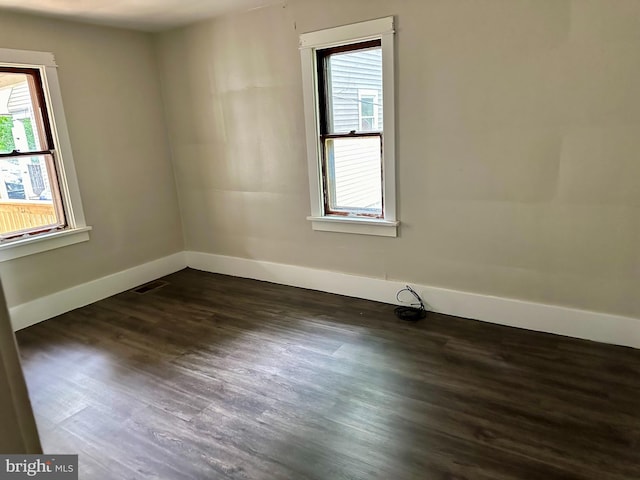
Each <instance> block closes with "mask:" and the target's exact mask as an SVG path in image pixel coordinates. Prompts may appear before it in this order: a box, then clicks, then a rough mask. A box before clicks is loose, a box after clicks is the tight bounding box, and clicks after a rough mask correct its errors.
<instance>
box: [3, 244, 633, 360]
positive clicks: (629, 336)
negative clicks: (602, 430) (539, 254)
mask: <svg viewBox="0 0 640 480" xmlns="http://www.w3.org/2000/svg"><path fill="white" fill-rule="evenodd" d="M186 266H188V267H191V268H195V269H197V270H204V271H207V272H213V273H222V274H225V275H232V276H236V277H244V278H253V279H256V280H265V281H268V282H273V283H279V284H282V285H291V286H294V287H302V288H309V289H311V290H320V291H323V292H330V293H337V294H340V295H346V296H350V297H357V298H365V299H368V300H375V301H379V302H384V303H391V304H395V303H397V301H396V292H397V291H398V290H400V289H402V288H404V286H405V285H406V283H405V282H399V281H392V280H384V279H380V278H372V277H363V276H358V275H348V274H345V273H338V272H332V271H328V270H319V269H313V268H307V267H299V266H295V265H286V264H282V263H272V262H264V261H259V260H250V259H246V258H238V257H227V256H222V255H214V254H209V253H199V252H180V253H176V254H174V255H170V256H168V257H164V258H161V259H158V260H154V261H152V262H149V263H145V264H143V265H139V266H137V267H133V268H130V269H128V270H124V271H122V272H118V273H114V274H112V275H108V276H106V277H103V278H99V279H97V280H93V281H91V282H88V283H85V284H82V285H78V286H76V287H72V288H69V289H67V290H63V291H60V292H56V293H54V294H52V295H48V296H46V297H42V298H38V299H36V300H33V301H31V302H27V303H23V304H21V305H16V306H14V307H11V308H10V309H9V312H10V315H11V323H12V325H13V328H14V330H20V329H22V328H26V327H28V326H30V325H33V324H35V323H38V322H41V321H43V320H46V319H48V318H51V317H55V316H56V315H60V314H62V313H65V312H68V311H70V310H73V309H76V308H80V307H82V306H84V305H88V304H90V303H93V302H97V301H98V300H102V299H103V298H107V297H109V296H111V295H115V294H118V293H121V292H124V291H125V290H129V289H131V288H134V287H136V286H138V285H141V284H143V283H147V282H150V281H152V280H155V279H157V278H159V277H163V276H165V275H169V274H171V273H174V272H177V271H178V270H181V269H183V268H185V267H186ZM412 287H413V288H414V289H415V290H416V291H417V292H418V293H419V294H420V296H421V297H422V298H423V299H424V300H425V301H426V302H427V303H428V304H429V306H430V307H431V308H432V309H433V310H434V311H436V312H440V313H445V314H448V315H455V316H458V317H463V318H471V319H474V320H481V321H484V322H489V323H496V324H499V325H508V326H511V327H518V328H524V329H527V330H535V331H539V332H548V333H555V334H558V335H566V336H569V337H575V338H584V339H587V340H594V341H596V342H603V343H611V344H614V345H625V346H629V347H634V348H640V319H636V318H630V317H622V316H619V315H611V314H607V313H598V312H591V311H587V310H579V309H575V308H567V307H560V306H555V305H546V304H542V303H535V302H526V301H521V300H514V299H509V298H501V297H492V296H489V295H480V294H476V293H469V292H462V291H458V290H448V289H444V288H437V287H430V286H426V285H412Z"/></svg>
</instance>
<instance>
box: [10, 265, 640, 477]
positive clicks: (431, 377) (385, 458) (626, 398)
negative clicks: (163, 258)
mask: <svg viewBox="0 0 640 480" xmlns="http://www.w3.org/2000/svg"><path fill="white" fill-rule="evenodd" d="M163 280H165V281H166V282H167V284H166V285H165V286H163V287H161V288H159V289H157V290H152V291H150V292H148V293H145V294H143V295H141V294H138V293H134V292H124V293H122V294H120V295H116V296H114V297H111V298H108V299H105V300H103V301H100V302H97V303H95V304H92V305H88V306H86V307H83V308H80V309H77V310H74V311H73V312H69V313H67V314H64V315H61V316H59V317H57V318H54V319H51V320H48V321H46V322H43V323H41V324H38V325H35V326H32V327H30V328H27V329H25V330H22V331H20V332H18V334H17V338H18V341H19V346H20V352H21V356H22V359H23V368H24V370H25V376H26V380H27V384H28V387H29V391H30V395H31V399H32V402H33V406H34V411H35V414H36V419H37V422H38V425H39V429H40V434H41V437H42V442H43V445H44V448H45V451H47V452H51V453H74V452H75V453H78V454H79V455H80V471H81V478H83V479H89V480H92V479H99V480H110V479H114V480H115V479H132V480H133V479H140V480H147V479H176V480H180V479H190V480H193V479H218V478H219V479H223V480H229V479H231V480H238V479H242V480H265V479H278V480H279V479H283V480H284V479H296V480H298V479H300V480H305V479H309V480H334V479H349V480H360V479H362V480H364V479H367V480H368V479H399V480H404V479H435V480H522V479H531V480H541V479H544V480H560V479H562V480H568V479H573V480H587V479H594V480H596V479H597V480H623V479H635V478H640V455H638V453H637V452H638V451H639V448H640V351H638V350H633V349H630V348H623V347H615V346H611V345H602V344H598V343H594V342H588V341H583V340H577V339H570V338H567V337H560V336H554V335H549V334H542V333H535V332H530V331H525V330H519V329H515V328H509V327H502V326H498V325H491V324H487V323H482V322H476V321H471V320H463V319H459V318H455V317H450V316H446V315H441V314H437V313H430V314H429V315H428V317H427V318H426V319H424V320H422V321H420V322H417V323H406V322H402V321H400V320H398V319H396V318H395V317H394V315H393V307H392V306H391V305H385V304H380V303H377V302H371V301H366V300H361V299H354V298H348V297H342V296H339V295H331V294H326V293H321V292H315V291H310V290H304V289H297V288H291V287H285V286H281V285H275V284H270V283H266V282H257V281H253V280H247V279H241V278H233V277H227V276H222V275H214V274H208V273H204V272H198V271H195V270H189V269H186V270H183V271H181V272H178V273H176V274H173V275H170V276H168V277H165V278H164V279H163Z"/></svg>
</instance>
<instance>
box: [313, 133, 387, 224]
mask: <svg viewBox="0 0 640 480" xmlns="http://www.w3.org/2000/svg"><path fill="white" fill-rule="evenodd" d="M381 148H382V144H381V140H380V137H379V136H374V137H356V138H348V137H343V138H332V139H327V141H326V148H325V153H326V155H327V157H328V158H327V167H328V168H327V170H328V172H327V177H328V182H327V183H328V186H329V192H328V193H329V195H328V197H329V198H328V204H329V205H328V207H329V210H330V211H331V212H341V211H348V212H350V213H354V214H358V215H369V216H374V217H379V216H380V215H382V185H381V165H380V155H381V154H380V152H381Z"/></svg>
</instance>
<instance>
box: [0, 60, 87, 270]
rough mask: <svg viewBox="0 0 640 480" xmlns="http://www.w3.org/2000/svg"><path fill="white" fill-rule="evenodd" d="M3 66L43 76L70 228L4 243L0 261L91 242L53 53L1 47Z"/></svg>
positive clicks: (43, 86) (61, 190) (0, 247)
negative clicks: (33, 69) (32, 70)
mask: <svg viewBox="0 0 640 480" xmlns="http://www.w3.org/2000/svg"><path fill="white" fill-rule="evenodd" d="M0 65H3V66H10V67H23V68H37V69H38V70H40V73H41V75H42V88H43V91H44V95H45V99H46V103H47V106H48V107H49V108H48V109H47V110H48V113H49V122H50V124H51V127H52V128H51V129H52V132H51V133H52V135H53V141H54V144H55V146H56V158H55V159H56V171H57V174H58V180H59V183H60V195H61V196H62V201H63V204H64V209H65V216H66V219H67V224H68V227H67V228H65V229H64V230H61V231H57V232H49V233H42V234H38V235H32V236H28V235H25V236H23V237H17V238H12V239H9V240H4V241H2V242H0V262H4V261H7V260H12V259H14V258H20V257H24V256H26V255H32V254H34V253H40V252H44V251H47V250H52V249H54V248H60V247H64V246H67V245H73V244H74V243H79V242H85V241H87V240H89V231H90V230H91V227H89V226H87V224H86V220H85V217H84V210H83V208H82V199H81V198H80V188H79V186H78V178H77V176H76V169H75V165H74V162H73V153H72V151H71V141H70V139H69V131H68V129H67V122H66V119H65V115H64V107H63V105H62V94H61V92H60V82H59V80H58V72H57V68H58V66H57V64H56V62H55V58H54V56H53V54H52V53H48V52H36V51H30V50H13V49H6V48H0Z"/></svg>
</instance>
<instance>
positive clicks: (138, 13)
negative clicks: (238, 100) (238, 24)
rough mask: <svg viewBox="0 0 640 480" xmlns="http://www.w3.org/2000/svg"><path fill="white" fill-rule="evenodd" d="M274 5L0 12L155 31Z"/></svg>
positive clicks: (72, 6) (50, 3) (52, 3)
mask: <svg viewBox="0 0 640 480" xmlns="http://www.w3.org/2000/svg"><path fill="white" fill-rule="evenodd" d="M274 3H281V0H280V1H278V0H0V9H10V10H15V11H21V12H29V13H35V14H39V15H47V16H54V17H58V18H66V19H70V20H77V21H84V22H89V23H97V24H103V25H110V26H116V27H125V28H132V29H136V30H145V31H159V30H166V29H169V28H173V27H178V26H181V25H186V24H189V23H192V22H195V21H198V20H201V19H203V18H207V17H213V16H217V15H222V14H225V13H229V12H232V11H242V10H250V9H253V8H258V7H261V6H264V5H267V4H274Z"/></svg>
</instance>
